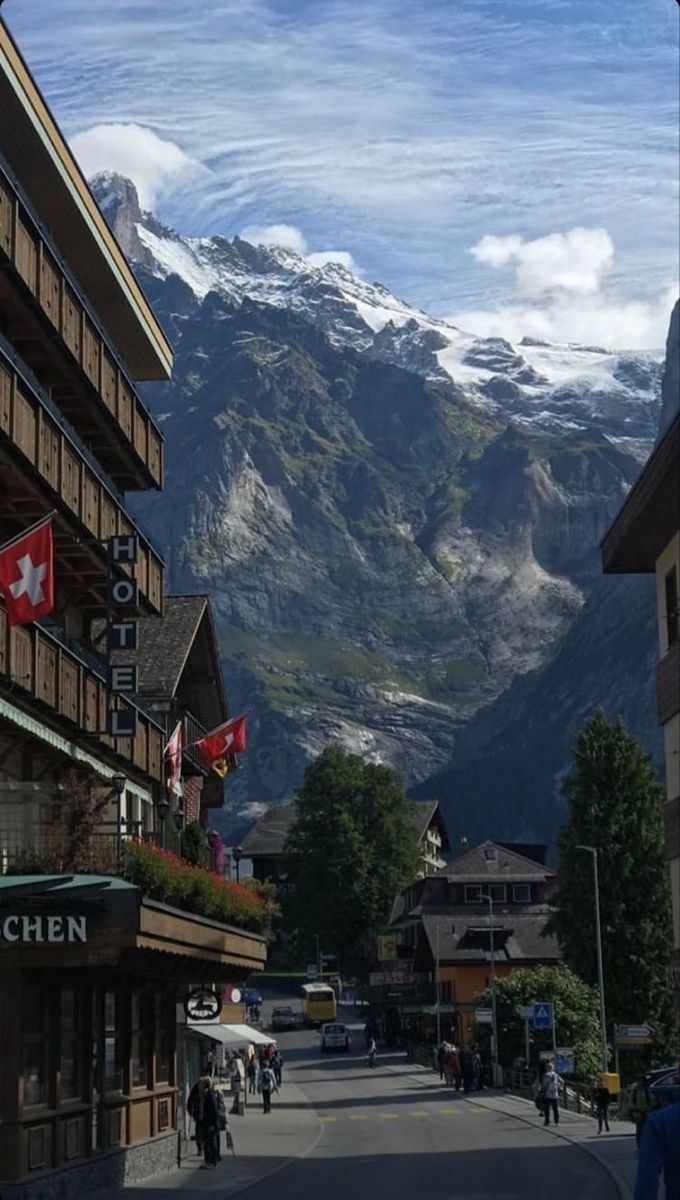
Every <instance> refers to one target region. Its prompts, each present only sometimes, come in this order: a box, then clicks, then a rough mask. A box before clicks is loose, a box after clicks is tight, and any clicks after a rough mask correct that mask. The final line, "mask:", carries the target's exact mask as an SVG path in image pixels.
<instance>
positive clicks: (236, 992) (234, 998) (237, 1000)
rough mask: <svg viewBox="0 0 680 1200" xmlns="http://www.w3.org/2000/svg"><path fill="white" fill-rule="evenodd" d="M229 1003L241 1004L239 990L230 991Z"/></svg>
mask: <svg viewBox="0 0 680 1200" xmlns="http://www.w3.org/2000/svg"><path fill="white" fill-rule="evenodd" d="M231 1002H232V1004H240V1003H241V992H240V989H239V988H232V989H231Z"/></svg>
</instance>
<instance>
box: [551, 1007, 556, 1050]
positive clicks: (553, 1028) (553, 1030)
mask: <svg viewBox="0 0 680 1200" xmlns="http://www.w3.org/2000/svg"><path fill="white" fill-rule="evenodd" d="M556 1026H557V1013H556V1011H555V1001H554V1000H553V1006H552V1035H553V1054H555V1051H556V1050H557V1028H556Z"/></svg>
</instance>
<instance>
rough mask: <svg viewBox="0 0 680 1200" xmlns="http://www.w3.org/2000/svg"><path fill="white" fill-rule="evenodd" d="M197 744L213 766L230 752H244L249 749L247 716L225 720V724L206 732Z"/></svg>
mask: <svg viewBox="0 0 680 1200" xmlns="http://www.w3.org/2000/svg"><path fill="white" fill-rule="evenodd" d="M196 745H197V746H198V748H199V750H200V751H201V752H202V753H203V754H204V755H205V757H206V758H207V760H208V762H209V763H210V764H211V766H212V764H213V763H214V762H216V761H217V759H219V758H226V756H227V755H228V754H243V751H244V750H246V749H247V743H246V718H245V717H232V719H231V721H225V722H224V725H218V726H217V729H213V730H211V732H210V733H206V735H205V737H202V738H201V739H200V741H198V742H196Z"/></svg>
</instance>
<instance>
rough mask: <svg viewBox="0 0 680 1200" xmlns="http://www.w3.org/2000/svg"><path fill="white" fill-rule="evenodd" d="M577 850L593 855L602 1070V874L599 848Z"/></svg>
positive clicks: (604, 1047) (605, 1064)
mask: <svg viewBox="0 0 680 1200" xmlns="http://www.w3.org/2000/svg"><path fill="white" fill-rule="evenodd" d="M576 849H577V850H585V852H586V854H592V856H593V882H594V885H595V937H596V942H597V985H598V988H599V992H600V1036H601V1038H602V1070H603V1071H605V1072H606V1071H607V1070H608V1068H609V1051H608V1049H607V1016H606V1013H605V1004H604V966H603V963H602V922H601V919H600V876H599V872H598V861H597V850H596V849H595V847H594V846H577V847H576Z"/></svg>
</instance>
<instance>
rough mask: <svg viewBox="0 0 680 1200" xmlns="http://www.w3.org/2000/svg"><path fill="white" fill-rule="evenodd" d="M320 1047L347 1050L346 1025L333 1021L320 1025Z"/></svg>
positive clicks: (347, 1031) (324, 1049) (347, 1034)
mask: <svg viewBox="0 0 680 1200" xmlns="http://www.w3.org/2000/svg"><path fill="white" fill-rule="evenodd" d="M321 1049H322V1051H326V1050H349V1030H348V1028H347V1026H346V1025H340V1024H339V1022H337V1021H334V1022H332V1023H331V1024H328V1025H322V1026H321Z"/></svg>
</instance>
